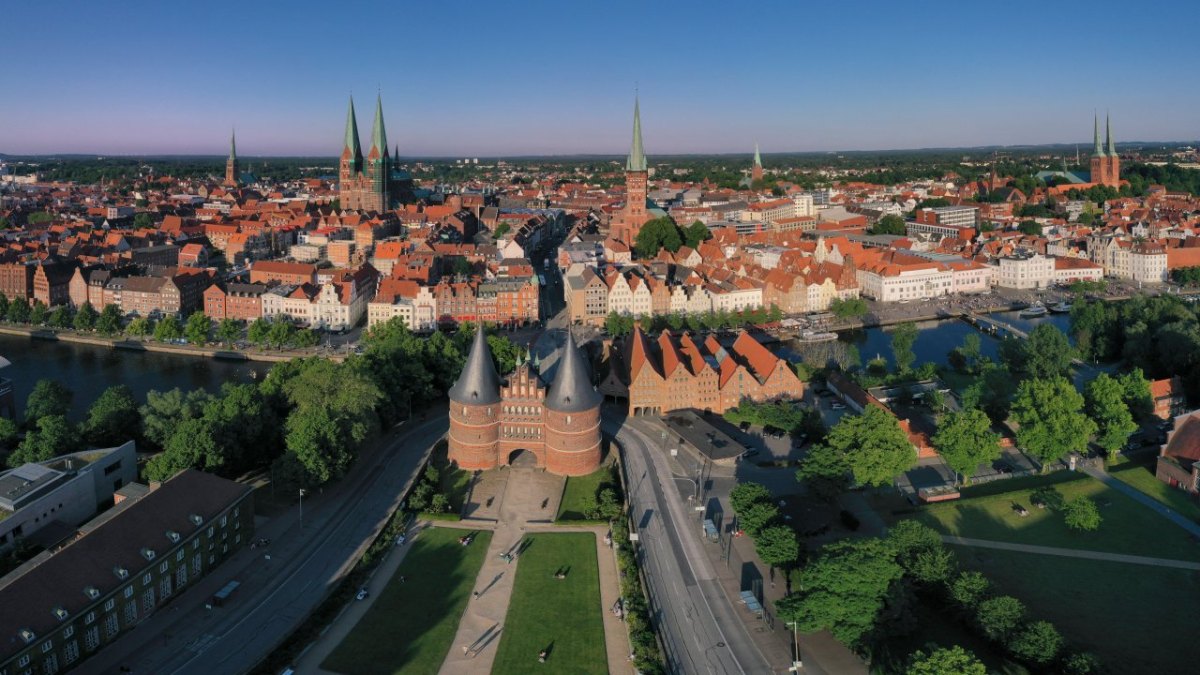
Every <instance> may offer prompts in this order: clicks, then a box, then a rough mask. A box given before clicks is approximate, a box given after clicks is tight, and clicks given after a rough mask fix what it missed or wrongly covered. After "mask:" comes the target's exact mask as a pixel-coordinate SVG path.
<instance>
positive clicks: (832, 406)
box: [829, 401, 846, 410]
mask: <svg viewBox="0 0 1200 675" xmlns="http://www.w3.org/2000/svg"><path fill="white" fill-rule="evenodd" d="M829 408H830V410H845V409H846V404H845V403H838V402H837V401H834V402H833V403H830V404H829Z"/></svg>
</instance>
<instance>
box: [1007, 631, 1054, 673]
mask: <svg viewBox="0 0 1200 675" xmlns="http://www.w3.org/2000/svg"><path fill="white" fill-rule="evenodd" d="M1062 646H1063V638H1062V635H1061V634H1060V633H1059V632H1058V629H1056V628H1055V627H1054V625H1053V624H1051V623H1050V622H1049V621H1034V622H1033V623H1031V624H1029V625H1028V626H1025V628H1024V629H1023V630H1021V632H1020V633H1017V636H1016V637H1015V638H1013V640H1012V642H1011V643H1009V645H1008V648H1009V650H1010V651H1011V652H1012V653H1013V655H1014V656H1016V657H1017V658H1021V659H1024V660H1026V661H1029V662H1030V663H1033V664H1036V665H1039V666H1044V665H1046V664H1048V663H1050V662H1051V661H1053V660H1054V657H1056V656H1058V652H1059V650H1061V649H1062Z"/></svg>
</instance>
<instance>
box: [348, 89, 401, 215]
mask: <svg viewBox="0 0 1200 675" xmlns="http://www.w3.org/2000/svg"><path fill="white" fill-rule="evenodd" d="M391 183H392V158H391V156H390V155H389V154H388V148H387V132H386V131H385V130H384V126H383V101H382V99H380V98H378V97H377V98H376V99H375V123H374V124H373V125H372V127H371V149H370V150H369V152H368V153H367V156H366V157H365V158H364V157H363V154H362V147H361V146H360V145H359V142H358V120H357V119H356V118H355V116H354V99H353V98H351V99H350V110H349V112H347V113H346V137H345V141H344V142H343V144H342V156H341V159H340V160H339V164H338V199H339V200H340V201H341V205H342V208H343V209H351V210H362V211H375V212H381V211H386V210H387V209H388V208H389V207H390V206H391Z"/></svg>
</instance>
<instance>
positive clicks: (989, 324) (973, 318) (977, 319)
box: [961, 312, 1029, 340]
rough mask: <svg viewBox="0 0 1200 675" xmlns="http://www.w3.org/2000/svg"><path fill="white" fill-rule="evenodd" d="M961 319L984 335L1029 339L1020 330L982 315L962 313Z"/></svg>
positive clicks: (1026, 334)
mask: <svg viewBox="0 0 1200 675" xmlns="http://www.w3.org/2000/svg"><path fill="white" fill-rule="evenodd" d="M961 318H962V320H963V321H966V322H967V323H969V324H971V325H972V326H975V327H976V328H978V329H979V330H981V331H983V332H985V333H990V334H992V335H997V334H1000V333H1004V334H1005V335H1011V336H1013V337H1016V338H1020V339H1022V340H1026V339H1028V338H1029V334H1028V333H1026V332H1025V331H1023V330H1021V329H1020V328H1017V327H1016V326H1014V325H1012V324H1010V323H1005V322H1004V321H1000V320H999V319H995V318H992V317H990V316H987V315H984V314H971V313H969V312H967V313H963V314H962V315H961Z"/></svg>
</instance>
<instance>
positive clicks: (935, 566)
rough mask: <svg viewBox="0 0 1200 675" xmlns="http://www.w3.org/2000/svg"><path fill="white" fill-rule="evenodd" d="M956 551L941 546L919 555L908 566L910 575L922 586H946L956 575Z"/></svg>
mask: <svg viewBox="0 0 1200 675" xmlns="http://www.w3.org/2000/svg"><path fill="white" fill-rule="evenodd" d="M956 567H957V563H956V560H955V557H954V551H951V550H950V549H948V548H946V547H944V546H940V547H938V548H930V549H926V550H924V551H921V552H919V553H917V555H916V556H915V557H914V558H913V559H912V562H911V563H909V566H908V570H907V571H908V574H909V576H911V577H912V578H913V579H914V580H915V581H917V582H919V583H922V584H939V585H940V584H944V583H946V581H947V580H948V579H949V578H950V575H951V574H954V570H955V569H956Z"/></svg>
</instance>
